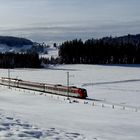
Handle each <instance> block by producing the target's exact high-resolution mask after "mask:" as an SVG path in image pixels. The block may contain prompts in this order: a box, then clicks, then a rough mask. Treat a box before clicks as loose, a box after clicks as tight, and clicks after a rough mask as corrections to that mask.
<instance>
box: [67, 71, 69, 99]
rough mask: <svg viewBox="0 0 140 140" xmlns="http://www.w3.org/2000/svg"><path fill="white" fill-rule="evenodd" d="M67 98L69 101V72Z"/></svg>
mask: <svg viewBox="0 0 140 140" xmlns="http://www.w3.org/2000/svg"><path fill="white" fill-rule="evenodd" d="M67 96H68V98H67V99H68V100H69V72H67Z"/></svg>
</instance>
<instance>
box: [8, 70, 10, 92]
mask: <svg viewBox="0 0 140 140" xmlns="http://www.w3.org/2000/svg"><path fill="white" fill-rule="evenodd" d="M8 79H9V86H8V88H9V89H10V68H8Z"/></svg>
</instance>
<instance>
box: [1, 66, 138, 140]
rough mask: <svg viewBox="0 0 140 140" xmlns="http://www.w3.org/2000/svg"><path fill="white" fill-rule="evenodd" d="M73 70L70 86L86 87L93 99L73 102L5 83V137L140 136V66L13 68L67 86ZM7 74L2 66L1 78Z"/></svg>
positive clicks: (82, 139)
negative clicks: (68, 75)
mask: <svg viewBox="0 0 140 140" xmlns="http://www.w3.org/2000/svg"><path fill="white" fill-rule="evenodd" d="M68 71H69V73H70V85H72V86H73V85H74V86H79V87H82V88H86V89H87V91H88V98H90V99H91V101H88V103H87V104H84V101H80V102H79V103H69V102H68V101H67V100H66V98H65V97H58V96H51V95H49V94H40V93H38V92H34V91H27V90H20V91H19V89H14V88H11V89H8V88H7V87H4V86H1V87H0V140H1V139H2V140H27V139H29V140H30V139H31V140H37V139H41V140H138V139H139V138H140V133H139V132H140V65H126V66H123V65H122V66H104V65H60V66H50V67H49V68H48V69H12V70H10V76H11V77H13V78H19V79H23V80H30V81H38V82H46V83H53V84H63V85H66V84H67V72H68ZM7 75H8V70H6V69H0V77H2V76H3V77H4V76H6V77H7ZM92 99H96V100H99V101H93V100H92ZM93 105H94V106H93Z"/></svg>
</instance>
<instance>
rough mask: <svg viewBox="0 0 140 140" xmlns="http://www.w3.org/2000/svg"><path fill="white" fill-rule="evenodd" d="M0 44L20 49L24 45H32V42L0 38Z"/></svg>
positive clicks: (8, 37) (11, 37)
mask: <svg viewBox="0 0 140 140" xmlns="http://www.w3.org/2000/svg"><path fill="white" fill-rule="evenodd" d="M0 44H3V45H7V46H9V47H22V46H25V45H33V42H32V41H31V40H29V39H26V38H19V37H13V36H0Z"/></svg>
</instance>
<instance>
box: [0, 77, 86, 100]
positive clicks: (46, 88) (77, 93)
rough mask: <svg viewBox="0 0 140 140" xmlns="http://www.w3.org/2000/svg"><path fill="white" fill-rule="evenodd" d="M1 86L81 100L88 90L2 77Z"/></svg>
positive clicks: (0, 79)
mask: <svg viewBox="0 0 140 140" xmlns="http://www.w3.org/2000/svg"><path fill="white" fill-rule="evenodd" d="M0 84H2V85H5V86H10V87H16V88H22V89H29V90H36V91H40V92H45V93H50V94H57V95H62V96H67V97H75V98H81V99H85V98H86V97H87V91H86V89H84V88H78V87H71V86H69V87H67V86H62V85H53V84H46V83H38V82H30V81H24V80H20V79H14V78H7V77H1V78H0Z"/></svg>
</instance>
